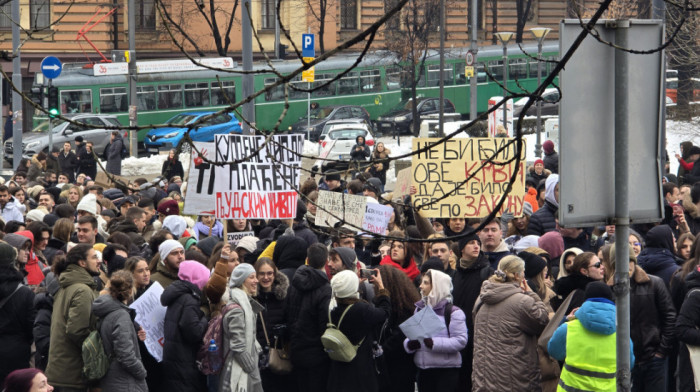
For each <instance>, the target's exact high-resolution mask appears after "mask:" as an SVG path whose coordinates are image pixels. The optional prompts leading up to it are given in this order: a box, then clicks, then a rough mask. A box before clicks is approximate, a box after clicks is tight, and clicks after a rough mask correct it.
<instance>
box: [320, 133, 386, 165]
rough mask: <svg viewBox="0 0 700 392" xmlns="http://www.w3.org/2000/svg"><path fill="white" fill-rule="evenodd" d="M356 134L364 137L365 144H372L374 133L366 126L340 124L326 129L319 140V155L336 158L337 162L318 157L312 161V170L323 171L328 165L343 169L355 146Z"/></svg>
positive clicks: (347, 163) (348, 161)
mask: <svg viewBox="0 0 700 392" xmlns="http://www.w3.org/2000/svg"><path fill="white" fill-rule="evenodd" d="M358 136H362V137H364V138H365V144H366V145H368V146H370V147H372V146H374V135H372V132H371V131H370V130H368V129H367V128H366V126H357V125H352V124H340V125H336V126H334V128H333V129H331V130H329V131H328V134H327V135H326V137H325V139H323V141H321V142H320V147H321V153H320V154H319V156H320V157H321V158H325V159H337V160H338V162H328V161H324V160H323V159H319V160H317V161H316V163H314V165H313V168H312V170H314V171H319V170H320V171H321V172H323V171H325V169H327V168H328V167H329V166H334V167H335V168H336V169H338V170H345V169H347V168H348V166H349V165H350V161H351V159H350V153H351V152H352V150H353V148H355V144H356V140H357V137H358Z"/></svg>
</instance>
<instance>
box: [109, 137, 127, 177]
mask: <svg viewBox="0 0 700 392" xmlns="http://www.w3.org/2000/svg"><path fill="white" fill-rule="evenodd" d="M123 147H124V139H122V135H120V134H117V135H116V136H115V138H114V141H113V142H111V143H109V144H108V145H107V148H106V149H105V158H106V159H107V167H105V170H106V171H107V172H108V173H112V174H114V175H117V176H120V175H121V174H122V148H123Z"/></svg>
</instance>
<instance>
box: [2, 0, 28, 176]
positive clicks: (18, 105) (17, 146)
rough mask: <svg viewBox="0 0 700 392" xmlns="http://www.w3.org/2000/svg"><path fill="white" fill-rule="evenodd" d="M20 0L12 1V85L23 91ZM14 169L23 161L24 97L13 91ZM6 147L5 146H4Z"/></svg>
mask: <svg viewBox="0 0 700 392" xmlns="http://www.w3.org/2000/svg"><path fill="white" fill-rule="evenodd" d="M19 8H20V6H19V0H12V54H13V55H14V58H13V59H12V84H14V85H15V87H16V88H17V89H18V90H20V91H21V90H22V60H21V58H20V50H19V48H20V31H19ZM12 116H13V120H14V121H13V122H14V126H13V128H12V152H13V154H12V168H13V169H15V170H17V167H18V166H19V161H21V160H22V152H23V150H24V149H23V148H22V96H21V95H19V93H18V92H16V91H12ZM3 147H4V146H3Z"/></svg>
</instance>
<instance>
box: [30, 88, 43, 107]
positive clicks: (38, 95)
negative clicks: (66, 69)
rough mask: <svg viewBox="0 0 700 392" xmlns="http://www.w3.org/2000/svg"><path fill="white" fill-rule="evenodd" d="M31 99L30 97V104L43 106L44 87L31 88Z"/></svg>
mask: <svg viewBox="0 0 700 392" xmlns="http://www.w3.org/2000/svg"><path fill="white" fill-rule="evenodd" d="M31 93H32V95H31V97H32V102H34V103H35V104H37V105H39V106H42V107H43V106H44V87H42V86H36V87H32V90H31Z"/></svg>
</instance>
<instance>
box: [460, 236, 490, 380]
mask: <svg viewBox="0 0 700 392" xmlns="http://www.w3.org/2000/svg"><path fill="white" fill-rule="evenodd" d="M459 247H460V250H461V252H462V254H461V257H460V259H459V262H458V263H457V265H456V268H455V271H454V275H453V277H452V285H453V287H454V289H453V292H452V297H453V298H454V300H453V303H454V305H455V306H457V307H459V308H460V309H470V310H469V311H466V312H464V313H465V316H466V318H467V320H466V321H467V336H468V340H467V346H466V347H465V348H464V349H463V350H462V352H461V354H462V366H461V367H460V369H459V383H458V384H457V385H458V387H457V390H458V391H460V392H471V390H472V356H473V354H474V318H473V316H472V312H471V309H474V304H475V303H476V300H477V298H479V293H480V292H481V284H482V283H483V282H484V281H485V280H486V279H488V278H489V276H491V275H493V268H491V264H490V263H489V259H488V258H487V257H486V255H485V254H484V252H482V251H481V240H480V239H479V236H478V235H476V234H474V233H471V234H470V235H468V236H466V237H463V238H462V239H460V241H459Z"/></svg>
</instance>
